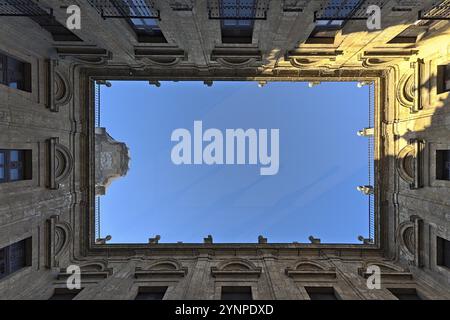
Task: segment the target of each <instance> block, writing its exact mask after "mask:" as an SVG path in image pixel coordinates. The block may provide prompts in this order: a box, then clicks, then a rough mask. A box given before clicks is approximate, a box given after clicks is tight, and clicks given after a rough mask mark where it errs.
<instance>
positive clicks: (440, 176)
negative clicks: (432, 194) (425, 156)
mask: <svg viewBox="0 0 450 320" xmlns="http://www.w3.org/2000/svg"><path fill="white" fill-rule="evenodd" d="M436 179H437V180H449V181H450V150H436Z"/></svg>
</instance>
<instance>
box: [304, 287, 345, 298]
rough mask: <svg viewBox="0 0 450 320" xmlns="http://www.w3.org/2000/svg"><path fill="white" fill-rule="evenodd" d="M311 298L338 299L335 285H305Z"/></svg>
mask: <svg viewBox="0 0 450 320" xmlns="http://www.w3.org/2000/svg"><path fill="white" fill-rule="evenodd" d="M305 290H306V292H307V293H308V296H309V298H310V299H311V300H337V297H336V293H335V292H334V288H333V287H305Z"/></svg>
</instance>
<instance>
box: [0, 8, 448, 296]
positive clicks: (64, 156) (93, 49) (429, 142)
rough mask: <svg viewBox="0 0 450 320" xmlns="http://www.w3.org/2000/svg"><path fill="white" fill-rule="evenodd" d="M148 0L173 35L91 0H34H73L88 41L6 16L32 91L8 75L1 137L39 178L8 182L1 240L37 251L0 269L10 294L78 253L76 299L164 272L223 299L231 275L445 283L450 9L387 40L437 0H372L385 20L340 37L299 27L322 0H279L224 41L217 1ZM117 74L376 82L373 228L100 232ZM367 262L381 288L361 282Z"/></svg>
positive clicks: (276, 284)
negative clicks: (359, 235)
mask: <svg viewBox="0 0 450 320" xmlns="http://www.w3.org/2000/svg"><path fill="white" fill-rule="evenodd" d="M152 2H153V3H154V7H155V8H157V9H158V10H159V12H160V16H161V21H160V22H159V24H160V27H161V29H162V31H163V34H164V36H165V38H166V40H167V43H140V42H138V40H137V37H136V34H135V33H134V32H133V29H131V27H130V25H129V24H127V22H126V21H125V19H102V17H101V16H100V14H99V12H98V11H97V10H95V8H94V7H93V6H91V5H89V4H88V3H87V1H84V0H72V1H66V0H65V1H60V0H41V1H39V3H40V4H41V5H43V6H49V7H52V8H53V9H54V14H55V17H56V19H57V20H58V21H59V22H61V23H62V24H65V20H66V17H67V16H66V13H65V10H62V9H61V3H63V4H64V5H70V4H78V5H80V7H81V8H82V28H81V30H74V31H73V33H74V34H76V35H77V36H78V37H79V38H80V39H82V41H81V42H80V41H57V40H56V41H55V40H54V38H52V37H51V35H50V33H48V32H47V31H45V30H44V29H42V28H40V27H39V25H38V24H37V23H36V22H34V21H33V20H31V19H30V18H27V17H0V21H1V25H2V28H1V29H0V52H1V53H3V54H6V55H9V56H12V57H14V58H16V59H19V60H22V61H26V62H28V63H30V64H31V75H32V76H31V92H26V91H22V90H17V89H14V88H11V87H8V86H5V85H2V84H0V149H28V150H31V151H32V179H29V180H23V181H17V182H8V183H1V184H0V248H4V247H6V246H9V245H11V244H13V243H16V242H18V241H20V240H22V239H26V238H30V237H31V239H32V240H31V260H30V263H29V265H28V266H26V267H24V268H22V269H20V270H18V271H16V272H14V273H12V274H10V275H7V276H6V277H3V278H1V279H0V298H1V299H48V298H50V297H51V296H52V295H53V293H54V292H55V289H57V288H65V287H66V279H67V277H68V274H67V272H66V268H67V267H68V266H70V265H78V266H80V268H81V272H82V278H81V279H82V287H83V290H82V291H81V292H80V293H79V294H78V295H77V296H76V297H75V299H134V297H135V296H136V293H137V291H138V288H139V287H142V286H144V287H146V286H167V287H168V289H167V292H166V293H165V295H164V299H220V292H221V287H222V286H249V287H251V288H252V295H253V298H254V299H309V296H308V294H307V293H306V290H305V287H317V286H320V287H334V290H335V292H336V294H337V295H338V297H339V298H341V299H396V298H395V296H394V295H393V294H392V293H391V292H390V291H389V290H387V289H389V288H415V289H416V290H417V292H418V293H419V295H420V296H421V297H422V298H426V299H450V293H449V292H450V269H448V268H446V267H443V266H440V265H438V264H437V257H436V256H437V252H436V250H437V249H436V248H437V244H436V242H437V237H440V238H442V239H446V240H450V181H444V180H439V179H437V177H436V150H441V149H447V150H450V102H449V99H450V95H449V92H445V91H444V92H442V90H441V89H440V85H441V84H440V74H439V72H438V70H439V68H440V66H445V65H448V64H449V63H450V23H449V22H448V20H434V21H431V20H430V21H428V22H426V23H423V24H421V23H419V24H416V25H419V26H421V28H422V30H423V32H422V33H420V34H419V35H418V36H417V39H416V41H414V42H411V41H409V42H397V43H392V41H391V40H392V39H393V38H394V37H396V36H397V35H399V34H400V33H401V32H402V31H403V30H405V29H406V28H407V27H408V26H411V25H413V23H414V22H415V21H416V19H417V12H418V11H419V10H421V9H424V8H427V6H428V5H430V4H431V3H433V2H434V1H403V0H387V1H378V2H383V3H384V5H383V6H382V10H381V11H382V12H381V13H382V17H383V20H382V21H383V25H382V27H383V29H381V30H372V31H368V30H367V27H366V24H365V21H358V20H355V21H347V23H346V24H345V26H344V27H343V28H342V29H341V30H340V31H339V32H337V34H336V35H335V40H334V42H333V43H331V44H330V43H310V42H308V41H306V40H307V38H308V36H309V35H310V34H311V32H312V31H313V29H314V26H315V23H314V21H313V20H312V17H313V13H314V11H317V10H319V8H320V6H321V5H325V4H326V3H327V2H328V1H325V0H317V1H281V0H280V1H270V4H269V7H268V10H267V17H266V19H265V20H255V22H254V30H253V37H252V42H251V43H248V44H224V43H222V42H221V39H220V32H221V30H220V20H216V19H210V18H209V16H208V5H211V2H212V1H204V0H198V1H189V0H184V1H172V0H171V1H162V0H155V1H152ZM293 2H295V5H294V7H292V6H293V4H292V3H293ZM366 2H367V3H366V5H367V4H368V3H369V2H370V1H366ZM64 5H63V6H64ZM292 8H294V9H295V8H296V9H295V10H294V9H292ZM422 22H424V21H422ZM108 79H109V80H112V79H145V80H153V81H156V80H180V81H181V80H202V81H207V82H210V81H214V80H251V81H311V82H318V81H319V82H320V81H372V82H374V84H375V92H374V99H375V128H374V133H373V134H374V138H375V172H376V183H375V186H374V187H375V188H374V190H375V199H376V203H375V207H376V237H375V243H374V244H372V243H365V244H361V245H348V244H320V243H311V244H306V243H290V244H276V243H270V241H269V242H268V243H255V244H242V243H240V244H214V243H204V244H187V243H186V244H164V243H149V244H98V243H95V239H94V238H95V234H94V199H95V194H96V190H95V186H96V176H95V165H94V164H95V161H96V156H95V123H94V82H93V81H94V80H108ZM122 164H123V163H122ZM269 240H270V239H269ZM372 265H377V266H379V267H380V269H381V271H382V275H381V279H382V288H381V289H379V290H376V289H373V290H370V289H368V287H367V285H366V278H367V276H368V274H367V268H368V267H370V266H372Z"/></svg>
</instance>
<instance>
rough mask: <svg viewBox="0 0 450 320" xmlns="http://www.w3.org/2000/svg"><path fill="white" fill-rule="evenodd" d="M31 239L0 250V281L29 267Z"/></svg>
mask: <svg viewBox="0 0 450 320" xmlns="http://www.w3.org/2000/svg"><path fill="white" fill-rule="evenodd" d="M31 247H32V244H31V238H27V239H24V240H22V241H19V242H16V243H13V244H11V245H9V246H7V247H5V248H2V249H0V279H2V278H4V277H6V276H7V275H10V274H12V273H14V272H17V271H19V270H20V269H22V268H25V267H27V266H31Z"/></svg>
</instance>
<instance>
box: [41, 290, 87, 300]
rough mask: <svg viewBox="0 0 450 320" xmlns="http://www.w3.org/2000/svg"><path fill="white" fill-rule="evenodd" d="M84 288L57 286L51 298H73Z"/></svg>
mask: <svg viewBox="0 0 450 320" xmlns="http://www.w3.org/2000/svg"><path fill="white" fill-rule="evenodd" d="M81 290H83V289H73V290H69V289H66V288H56V289H55V291H54V292H53V295H52V296H51V297H50V299H49V300H73V298H75V297H76V296H77V294H79V293H80V292H81Z"/></svg>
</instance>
